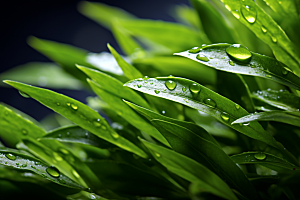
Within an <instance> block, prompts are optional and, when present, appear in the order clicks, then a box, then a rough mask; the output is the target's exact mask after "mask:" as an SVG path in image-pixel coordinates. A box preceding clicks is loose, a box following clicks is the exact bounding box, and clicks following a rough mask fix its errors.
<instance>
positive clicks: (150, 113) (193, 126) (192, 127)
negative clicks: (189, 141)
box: [123, 100, 219, 145]
mask: <svg viewBox="0 0 300 200" xmlns="http://www.w3.org/2000/svg"><path fill="white" fill-rule="evenodd" d="M123 101H124V102H125V103H127V104H128V105H129V106H130V107H131V108H133V109H134V110H135V111H137V112H138V113H140V114H142V115H143V116H144V117H146V118H147V119H148V120H149V121H151V120H153V119H159V120H164V121H168V122H171V123H175V124H178V125H180V126H182V127H185V128H186V129H188V130H190V131H192V132H194V133H196V134H197V135H199V136H200V137H202V138H204V139H206V140H208V141H210V142H212V143H214V144H215V145H219V144H218V143H217V141H216V140H215V139H214V138H213V137H212V136H211V135H210V134H209V133H207V132H206V130H204V129H203V128H202V127H200V126H197V125H196V124H194V123H191V122H185V121H180V120H176V119H173V118H170V117H166V116H163V115H160V114H157V113H155V112H153V111H151V110H148V109H146V108H143V107H141V106H138V105H135V104H133V103H131V102H128V101H126V100H123Z"/></svg>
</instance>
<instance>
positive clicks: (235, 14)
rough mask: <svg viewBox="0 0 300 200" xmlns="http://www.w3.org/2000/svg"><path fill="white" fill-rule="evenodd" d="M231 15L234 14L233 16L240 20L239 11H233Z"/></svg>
mask: <svg viewBox="0 0 300 200" xmlns="http://www.w3.org/2000/svg"><path fill="white" fill-rule="evenodd" d="M231 13H232V14H233V16H235V18H237V19H239V18H240V13H239V10H233V11H231Z"/></svg>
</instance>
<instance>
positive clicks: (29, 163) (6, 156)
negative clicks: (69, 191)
mask: <svg viewBox="0 0 300 200" xmlns="http://www.w3.org/2000/svg"><path fill="white" fill-rule="evenodd" d="M0 164H2V165H5V166H9V167H13V168H15V169H20V170H24V171H31V172H34V173H35V174H38V175H40V176H42V177H44V178H46V179H47V180H50V181H52V182H55V183H57V184H60V185H63V186H66V187H71V188H76V189H84V187H83V186H81V185H79V184H77V183H76V182H74V181H73V180H72V179H70V178H69V177H67V176H66V175H64V174H63V173H61V172H60V171H59V170H58V169H56V168H54V167H52V166H50V165H48V164H46V163H44V162H42V161H41V160H39V159H37V158H34V157H32V156H30V155H29V154H26V153H24V152H22V151H18V150H14V149H0Z"/></svg>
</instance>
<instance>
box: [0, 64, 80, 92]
mask: <svg viewBox="0 0 300 200" xmlns="http://www.w3.org/2000/svg"><path fill="white" fill-rule="evenodd" d="M5 79H6V80H7V79H10V80H16V81H20V82H24V83H27V84H33V85H39V86H42V87H48V88H57V89H73V90H74V89H75V90H78V89H82V88H83V85H82V84H81V82H80V81H78V80H77V79H75V78H73V77H72V76H70V75H69V74H68V73H66V72H65V71H64V70H62V69H61V68H60V67H59V66H57V65H56V64H54V63H43V62H30V63H27V64H24V65H20V66H17V67H15V68H13V69H10V70H8V71H5V72H3V73H1V74H0V80H5ZM1 84H2V83H1ZM3 85H5V84H3Z"/></svg>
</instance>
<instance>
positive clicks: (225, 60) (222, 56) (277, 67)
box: [174, 44, 300, 90]
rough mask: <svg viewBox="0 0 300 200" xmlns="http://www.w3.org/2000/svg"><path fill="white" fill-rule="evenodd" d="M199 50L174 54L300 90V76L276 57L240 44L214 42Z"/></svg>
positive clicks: (222, 69) (218, 68)
mask: <svg viewBox="0 0 300 200" xmlns="http://www.w3.org/2000/svg"><path fill="white" fill-rule="evenodd" d="M199 50H200V51H199V53H189V50H188V51H184V52H181V53H175V54H174V55H179V56H183V57H187V58H189V59H192V60H194V61H197V62H200V63H202V64H204V65H207V66H209V67H212V68H215V69H217V70H221V71H227V72H231V73H238V74H245V75H250V76H259V77H262V78H265V79H269V80H273V81H275V82H278V83H281V84H284V85H287V86H290V87H293V88H295V89H297V90H300V78H299V77H298V76H296V75H295V74H294V73H293V72H291V71H290V69H289V68H288V67H287V66H286V65H284V64H283V63H281V62H279V61H277V60H275V59H274V58H271V57H267V56H264V55H260V54H258V53H254V52H250V51H248V49H246V47H243V46H240V45H239V44H234V45H231V44H212V45H207V46H205V47H202V48H201V49H199ZM230 50H234V51H231V52H232V53H231V55H230V54H227V52H230ZM240 53H241V54H240ZM242 54H244V55H242ZM239 56H240V58H239ZM243 56H245V57H244V58H242V57H243ZM197 57H198V59H197ZM245 58H247V59H245Z"/></svg>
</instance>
